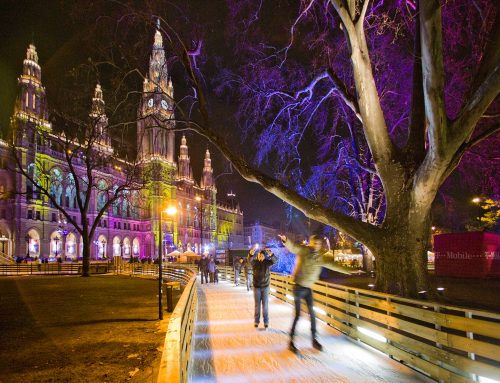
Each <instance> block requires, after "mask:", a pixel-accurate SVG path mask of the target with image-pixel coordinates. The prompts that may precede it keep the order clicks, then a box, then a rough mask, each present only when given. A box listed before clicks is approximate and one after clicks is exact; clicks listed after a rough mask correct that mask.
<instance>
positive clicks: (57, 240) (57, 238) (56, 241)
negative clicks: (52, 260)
mask: <svg viewBox="0 0 500 383" xmlns="http://www.w3.org/2000/svg"><path fill="white" fill-rule="evenodd" d="M59 241H60V239H59V237H58V236H57V235H56V237H55V238H54V242H55V243H56V259H57V250H58V243H59Z"/></svg>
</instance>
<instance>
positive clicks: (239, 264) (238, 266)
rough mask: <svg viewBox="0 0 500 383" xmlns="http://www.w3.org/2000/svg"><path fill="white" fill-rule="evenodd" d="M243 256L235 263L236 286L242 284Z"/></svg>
mask: <svg viewBox="0 0 500 383" xmlns="http://www.w3.org/2000/svg"><path fill="white" fill-rule="evenodd" d="M243 262H244V261H243V258H238V259H237V260H236V262H235V263H234V284H235V285H236V286H239V285H240V272H241V267H242V266H243Z"/></svg>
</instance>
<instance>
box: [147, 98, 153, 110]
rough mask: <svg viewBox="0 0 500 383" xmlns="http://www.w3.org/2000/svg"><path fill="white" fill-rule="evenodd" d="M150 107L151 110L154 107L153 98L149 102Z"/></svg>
mask: <svg viewBox="0 0 500 383" xmlns="http://www.w3.org/2000/svg"><path fill="white" fill-rule="evenodd" d="M148 106H149V107H150V108H152V107H153V99H152V98H150V99H149V100H148Z"/></svg>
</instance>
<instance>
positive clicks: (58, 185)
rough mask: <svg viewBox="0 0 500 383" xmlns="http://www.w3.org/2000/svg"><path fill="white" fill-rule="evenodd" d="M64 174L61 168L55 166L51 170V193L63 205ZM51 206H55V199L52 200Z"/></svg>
mask: <svg viewBox="0 0 500 383" xmlns="http://www.w3.org/2000/svg"><path fill="white" fill-rule="evenodd" d="M62 181H63V175H62V172H61V170H60V169H58V168H53V169H52V170H51V171H50V195H51V196H52V198H53V199H54V200H55V202H56V203H57V204H58V205H60V206H62V194H63V185H62ZM50 204H51V206H53V205H54V204H53V200H52V199H51V200H50Z"/></svg>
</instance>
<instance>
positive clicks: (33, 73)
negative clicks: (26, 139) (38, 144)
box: [14, 44, 51, 130]
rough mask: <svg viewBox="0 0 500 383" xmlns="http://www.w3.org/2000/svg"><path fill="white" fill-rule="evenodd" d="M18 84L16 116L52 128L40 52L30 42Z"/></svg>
mask: <svg viewBox="0 0 500 383" xmlns="http://www.w3.org/2000/svg"><path fill="white" fill-rule="evenodd" d="M18 84H19V88H20V92H19V97H18V101H17V103H16V107H15V110H14V118H18V119H20V120H22V121H29V122H34V123H36V125H37V126H40V127H43V128H46V129H49V130H50V129H51V124H50V123H49V122H48V112H47V102H46V96H45V88H44V87H43V86H42V71H41V68H40V65H39V64H38V53H37V51H36V47H35V45H33V44H30V45H29V46H28V49H27V50H26V58H25V59H24V61H23V74H22V75H21V77H19V78H18Z"/></svg>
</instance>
